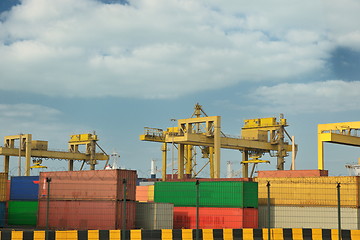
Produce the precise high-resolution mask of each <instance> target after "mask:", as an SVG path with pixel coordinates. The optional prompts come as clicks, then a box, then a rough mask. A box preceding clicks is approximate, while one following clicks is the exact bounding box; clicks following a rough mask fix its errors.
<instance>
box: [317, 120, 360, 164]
mask: <svg viewBox="0 0 360 240" xmlns="http://www.w3.org/2000/svg"><path fill="white" fill-rule="evenodd" d="M359 130H360V122H340V123H328V124H319V125H318V169H320V170H324V166H325V165H324V142H329V143H336V144H342V145H348V146H354V147H360V136H359Z"/></svg>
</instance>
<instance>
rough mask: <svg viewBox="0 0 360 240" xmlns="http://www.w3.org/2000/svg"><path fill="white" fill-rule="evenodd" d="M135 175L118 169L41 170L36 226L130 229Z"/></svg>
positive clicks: (133, 225) (134, 196)
mask: <svg viewBox="0 0 360 240" xmlns="http://www.w3.org/2000/svg"><path fill="white" fill-rule="evenodd" d="M124 179H125V181H124ZM136 179H137V174H136V171H133V170H120V169H116V170H92V171H66V172H44V173H41V174H40V187H39V217H38V224H37V226H38V228H46V227H49V228H52V229H77V230H88V229H98V230H108V229H124V228H126V229H132V228H134V227H135V207H136V202H135V199H136V190H135V187H136ZM125 208H126V209H125ZM124 220H125V221H124Z"/></svg>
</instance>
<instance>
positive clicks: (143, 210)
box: [135, 203, 174, 230]
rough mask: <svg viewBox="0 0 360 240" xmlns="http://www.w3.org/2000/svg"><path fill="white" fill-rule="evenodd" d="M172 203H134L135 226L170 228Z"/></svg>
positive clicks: (172, 215)
mask: <svg viewBox="0 0 360 240" xmlns="http://www.w3.org/2000/svg"><path fill="white" fill-rule="evenodd" d="M173 211H174V204H171V203H136V220H135V227H136V228H141V229H149V230H155V229H172V228H173V217H174V214H173Z"/></svg>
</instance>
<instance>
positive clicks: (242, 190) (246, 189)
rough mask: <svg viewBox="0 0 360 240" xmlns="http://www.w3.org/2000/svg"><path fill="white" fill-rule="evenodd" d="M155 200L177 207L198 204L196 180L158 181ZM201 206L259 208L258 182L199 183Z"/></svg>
mask: <svg viewBox="0 0 360 240" xmlns="http://www.w3.org/2000/svg"><path fill="white" fill-rule="evenodd" d="M154 194H155V195H154V202H162V203H173V204H174V206H175V207H187V206H188V207H194V206H196V195H197V193H196V183H195V182H156V183H155V189H154ZM199 207H227V208H228V207H234V208H257V207H258V184H257V183H256V182H240V181H219V182H217V181H211V182H200V184H199Z"/></svg>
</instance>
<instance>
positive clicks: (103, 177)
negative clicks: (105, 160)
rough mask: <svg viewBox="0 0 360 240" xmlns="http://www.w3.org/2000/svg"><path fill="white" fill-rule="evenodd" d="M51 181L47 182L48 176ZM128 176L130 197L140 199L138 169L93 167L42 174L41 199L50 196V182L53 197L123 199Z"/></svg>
mask: <svg viewBox="0 0 360 240" xmlns="http://www.w3.org/2000/svg"><path fill="white" fill-rule="evenodd" d="M47 178H48V179H51V182H50V183H48V182H46V179H47ZM123 179H126V187H127V188H126V199H127V200H130V201H135V200H136V179H137V174H136V171H134V170H120V169H116V170H89V171H64V172H42V173H40V186H39V199H46V198H47V186H48V184H50V199H52V200H122V199H124V184H123Z"/></svg>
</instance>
